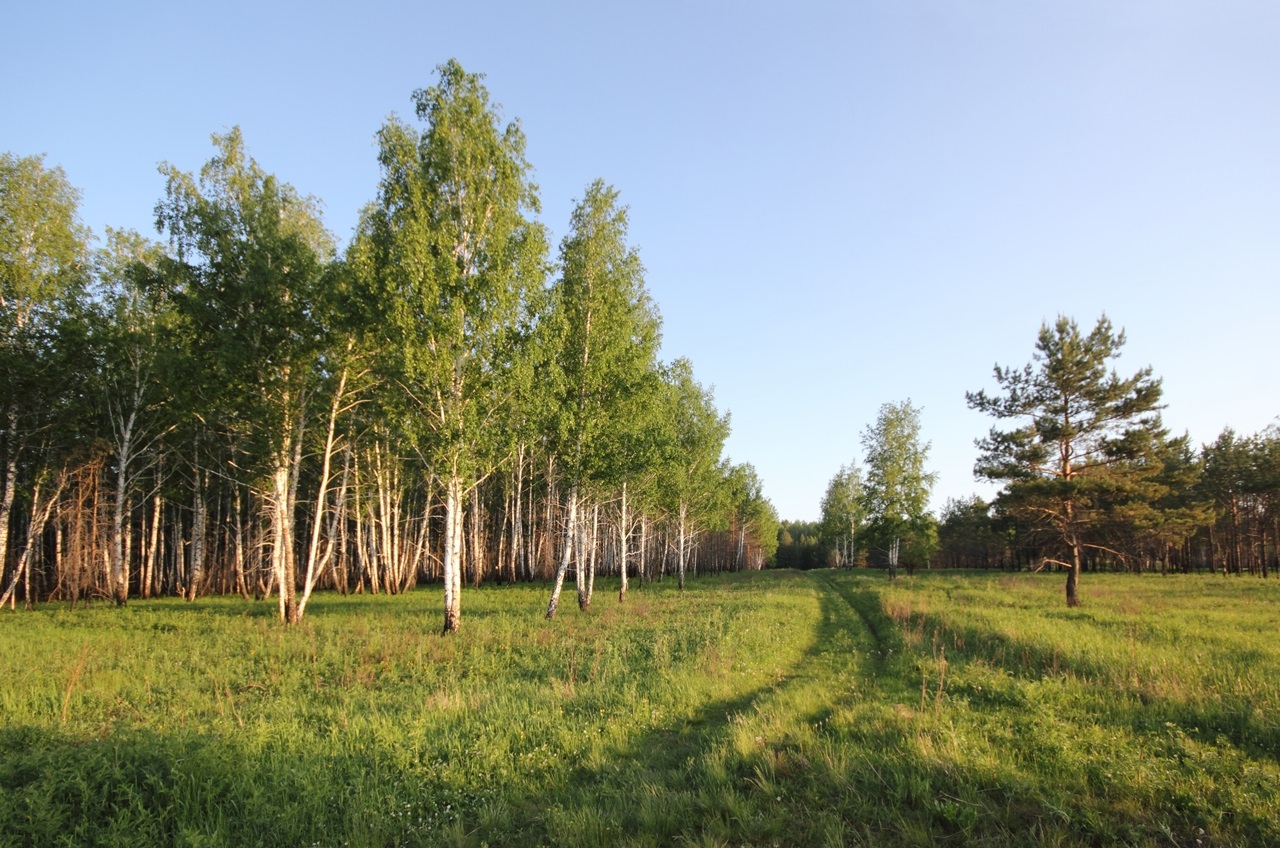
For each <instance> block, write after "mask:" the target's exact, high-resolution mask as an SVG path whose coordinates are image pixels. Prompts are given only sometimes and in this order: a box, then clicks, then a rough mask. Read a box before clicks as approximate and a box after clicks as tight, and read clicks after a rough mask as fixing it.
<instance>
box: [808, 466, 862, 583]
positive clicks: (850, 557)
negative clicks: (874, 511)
mask: <svg viewBox="0 0 1280 848" xmlns="http://www.w3.org/2000/svg"><path fill="white" fill-rule="evenodd" d="M865 497H866V492H865V490H864V488H863V484H862V469H861V468H859V467H858V464H857V463H856V462H851V463H849V464H848V465H843V466H841V467H840V470H839V471H837V472H836V473H835V475H834V476H833V477H832V478H831V480H830V482H828V483H827V491H826V493H825V494H824V495H823V496H822V517H821V519H820V521H819V526H820V527H821V533H822V538H823V542H824V543H825V544H826V545H828V546H830V550H831V551H832V552H833V554H834V557H835V565H836V567H837V568H845V567H849V566H851V565H853V564H854V561H855V559H856V543H857V540H858V530H859V528H860V527H861V526H863V525H864V524H865V522H866V515H865V508H864V506H865Z"/></svg>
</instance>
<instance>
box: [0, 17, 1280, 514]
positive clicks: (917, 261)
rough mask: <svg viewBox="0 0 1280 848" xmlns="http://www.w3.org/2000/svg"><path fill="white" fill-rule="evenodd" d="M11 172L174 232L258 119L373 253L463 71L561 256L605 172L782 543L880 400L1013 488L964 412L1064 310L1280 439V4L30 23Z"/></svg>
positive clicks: (281, 159) (967, 465)
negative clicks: (170, 169) (537, 190)
mask: <svg viewBox="0 0 1280 848" xmlns="http://www.w3.org/2000/svg"><path fill="white" fill-rule="evenodd" d="M5 18H6V26H7V29H8V30H9V33H8V38H7V39H6V50H5V51H4V52H2V53H0V79H3V80H4V84H3V86H0V151H9V152H12V153H15V154H19V155H27V154H36V153H44V154H46V164H49V165H59V166H61V167H62V168H63V169H64V170H65V171H66V173H67V176H68V178H69V179H70V181H71V182H72V184H73V185H75V186H77V187H78V188H79V189H81V191H82V192H83V203H82V206H81V214H82V218H83V220H84V222H85V223H86V224H88V225H89V226H90V227H92V228H93V230H94V231H95V232H96V233H97V234H99V235H101V234H102V233H103V231H104V229H105V228H106V227H107V226H111V227H124V228H132V229H136V230H139V231H140V232H143V233H146V234H148V235H151V236H153V237H154V235H155V230H154V222H153V215H152V209H153V207H154V205H155V203H156V201H157V200H158V199H159V198H160V196H161V194H162V192H163V187H164V186H163V180H162V179H161V177H160V175H159V174H158V173H157V171H156V165H157V163H159V162H161V161H169V162H172V163H173V164H174V165H176V166H178V167H179V168H181V169H183V170H188V171H195V170H198V169H199V168H200V166H201V165H202V164H203V163H204V162H205V161H206V160H207V159H208V158H209V156H210V154H211V152H212V147H211V146H210V143H209V135H210V134H211V133H213V132H222V131H224V130H225V129H227V128H229V127H231V126H233V125H239V126H240V127H241V128H242V130H243V132H244V136H245V140H246V143H247V145H248V147H249V151H250V153H251V155H253V156H254V157H255V158H256V159H257V160H258V162H259V163H260V164H261V165H262V166H263V167H264V168H266V169H267V170H268V171H270V172H273V173H275V174H277V175H278V176H280V177H281V178H282V179H284V180H287V181H288V182H290V183H292V184H293V185H294V186H295V187H296V188H297V189H298V190H299V191H301V192H303V193H304V194H311V195H315V196H316V197H318V198H320V199H321V200H322V201H323V203H324V209H325V217H326V222H327V224H328V226H329V228H330V230H332V231H333V232H334V234H335V235H336V236H337V238H338V240H339V243H345V242H346V240H347V239H349V237H350V235H351V232H352V229H353V227H354V225H355V221H356V218H357V215H358V212H359V209H360V207H361V206H362V205H364V204H365V203H367V202H369V201H370V200H372V199H373V197H374V194H375V191H376V185H377V180H378V168H377V162H376V151H375V148H374V133H375V132H376V131H377V129H378V127H379V126H380V125H381V123H382V122H383V121H384V120H385V118H386V117H387V115H388V114H390V113H392V112H396V113H398V114H400V115H401V116H402V117H405V118H410V119H412V117H413V115H412V111H413V110H412V103H411V100H410V95H411V92H412V91H413V90H414V89H416V88H420V87H425V86H429V85H431V84H432V83H433V82H434V80H435V74H434V69H435V67H436V66H437V65H439V64H440V63H442V62H444V61H445V60H447V59H449V58H450V57H455V58H457V59H458V60H459V61H460V62H461V64H462V65H463V67H464V68H466V69H467V70H470V71H478V72H481V73H484V74H486V83H487V85H488V87H489V90H490V93H491V95H492V97H493V99H494V100H495V101H496V102H499V103H501V104H502V105H503V107H504V116H505V117H506V118H508V119H512V118H519V119H520V121H521V123H522V125H523V128H524V131H525V133H526V135H527V138H528V158H529V160H530V162H531V163H532V164H533V166H534V168H535V169H536V171H537V174H536V178H537V181H538V182H539V184H540V186H541V197H542V203H543V216H542V218H543V221H544V223H545V224H546V225H547V226H548V227H549V229H550V231H551V233H552V236H553V239H554V243H556V244H558V242H559V239H560V238H561V237H562V236H563V235H564V233H565V230H566V228H567V224H568V220H569V213H570V211H571V209H572V207H573V202H574V200H575V198H578V197H580V196H581V195H582V192H583V189H584V188H585V186H586V185H587V184H588V183H590V182H591V181H592V180H594V179H595V178H597V177H600V178H603V179H604V180H606V181H607V182H609V183H612V184H613V185H615V186H616V187H617V188H618V189H619V190H620V192H621V196H622V199H623V201H624V202H625V203H627V204H629V205H630V207H631V241H632V243H633V244H635V245H637V246H638V247H639V249H640V253H641V256H642V258H643V260H644V262H645V266H646V268H647V277H646V280H647V284H648V287H649V290H650V293H651V294H652V296H653V298H654V299H655V300H656V302H657V303H658V305H659V308H660V309H661V312H662V315H663V319H664V347H663V355H664V358H666V359H673V358H675V357H677V356H687V357H689V358H690V359H691V360H692V361H693V364H694V370H695V374H696V375H697V377H698V379H699V380H701V381H702V382H703V383H705V384H714V386H715V391H716V400H717V404H718V406H719V407H720V408H721V409H728V410H730V411H731V413H732V426H733V434H732V436H731V437H730V439H729V443H728V452H729V454H730V455H731V456H732V458H733V459H734V461H736V462H750V463H752V464H753V465H754V466H755V467H756V469H757V470H758V471H759V473H760V475H761V477H762V478H763V480H764V485H765V493H766V495H768V496H769V497H770V498H771V499H772V500H773V502H774V504H775V505H776V506H777V508H778V511H779V513H780V515H781V516H782V517H783V518H791V519H814V518H816V517H817V515H818V504H819V500H820V498H821V497H822V494H823V491H824V490H825V487H826V484H827V481H828V480H829V479H830V478H831V476H832V475H833V474H834V473H835V472H836V470H837V469H838V468H839V467H840V466H841V465H842V464H844V463H847V462H849V461H851V460H853V459H859V460H860V459H861V453H862V451H861V447H860V444H859V435H860V433H861V432H862V430H863V429H864V428H865V427H866V426H867V425H868V424H870V423H872V422H873V421H874V420H875V417H876V411H877V410H878V408H879V407H880V405H881V404H882V403H886V402H890V401H900V400H904V399H907V398H910V399H911V400H912V401H913V402H914V403H915V404H916V405H918V406H921V407H923V409H924V412H923V416H922V420H923V425H924V436H925V438H927V439H928V440H930V441H931V443H932V449H931V453H930V467H931V468H932V469H933V470H935V471H937V472H938V474H939V482H938V485H937V488H936V490H935V496H934V504H935V507H940V506H941V505H942V503H943V501H944V500H945V499H946V498H948V497H955V496H962V495H966V494H969V493H973V492H981V493H983V494H987V493H989V492H990V491H991V489H990V487H988V486H985V485H982V484H979V483H977V482H975V481H974V480H973V477H972V466H973V461H974V459H975V457H976V449H975V448H974V446H973V440H974V439H975V438H977V437H979V436H981V435H983V434H984V433H985V432H986V431H987V429H988V427H989V426H990V424H991V422H990V421H989V420H987V419H985V418H984V417H983V416H981V415H979V414H977V413H975V412H972V411H970V410H968V409H967V408H966V405H965V401H964V393H965V391H966V390H976V389H979V388H984V387H985V388H994V383H993V381H992V379H991V368H992V365H993V364H995V363H997V362H998V363H1000V364H1002V365H1018V366H1021V365H1022V364H1025V363H1026V362H1027V361H1029V360H1030V358H1031V355H1032V349H1033V345H1034V341H1035V336H1036V332H1037V330H1038V328H1039V326H1040V324H1041V323H1042V322H1043V321H1052V320H1053V319H1054V318H1055V317H1056V316H1057V315H1058V314H1066V315H1071V316H1074V317H1075V318H1076V319H1077V320H1078V321H1079V322H1080V324H1081V325H1082V327H1083V328H1084V329H1086V330H1087V329H1089V328H1091V327H1092V326H1093V323H1094V322H1095V321H1096V320H1097V318H1098V316H1099V315H1101V314H1102V313H1104V312H1105V313H1106V314H1107V315H1108V316H1109V317H1110V318H1111V319H1112V321H1113V322H1114V323H1115V324H1116V325H1117V326H1118V327H1123V328H1125V330H1126V331H1127V335H1128V344H1127V346H1126V348H1125V352H1124V355H1123V357H1122V359H1121V360H1120V362H1119V363H1118V365H1119V368H1120V370H1121V371H1123V372H1132V371H1133V370H1136V369H1137V368H1139V367H1141V366H1144V365H1151V366H1153V367H1154V369H1155V373H1156V374H1157V375H1158V376H1160V377H1162V378H1163V379H1164V387H1165V399H1166V402H1167V404H1168V408H1167V409H1166V411H1165V421H1166V424H1167V425H1168V426H1169V427H1170V428H1171V429H1172V430H1173V431H1174V432H1177V433H1180V432H1182V431H1184V430H1185V431H1188V432H1189V433H1190V434H1191V437H1192V439H1193V441H1194V442H1195V443H1197V444H1199V443H1201V442H1207V441H1212V440H1213V439H1214V438H1215V437H1216V436H1217V434H1218V433H1219V432H1220V431H1221V430H1222V429H1223V428H1224V427H1227V426H1231V427H1234V428H1235V429H1236V430H1237V431H1239V432H1243V433H1253V432H1257V431H1258V430H1261V429H1262V428H1264V427H1266V426H1268V425H1269V424H1271V423H1272V422H1274V421H1275V420H1276V417H1277V416H1278V415H1280V391H1278V389H1280V377H1277V369H1276V360H1277V356H1276V353H1275V349H1276V341H1277V340H1276V326H1277V323H1278V322H1280V95H1278V94H1277V90H1278V86H1277V84H1278V83H1280V49H1277V45H1280V5H1278V4H1274V3H1271V2H1234V0H1222V1H1221V2H1155V1H1154V0H1150V1H1149V2H1120V3H1116V2H1083V3H1080V2H1072V3H1067V2H1059V3H1051V2H1026V0H992V2H981V0H937V2H923V1H921V2H911V0H898V2H890V1H889V0H883V2H831V3H816V2H793V3H789V4H785V5H784V4H761V3H742V2H733V3H730V2H716V3H709V2H685V3H670V2H655V3H644V4H610V3H602V2H575V3H528V2H523V3H522V2H506V3H489V2H476V3H448V4H443V3H414V2H366V3H361V4H358V5H357V4H337V3H323V2H321V3H306V4H303V3H269V2H262V3H248V2H229V3H224V4H220V5H217V6H214V5H213V4H171V3H131V2H122V3H118V4H102V3H92V4H90V3H64V2H57V0H49V2H43V3H39V4H36V3H25V4H13V7H12V8H10V9H8V10H6V13H5Z"/></svg>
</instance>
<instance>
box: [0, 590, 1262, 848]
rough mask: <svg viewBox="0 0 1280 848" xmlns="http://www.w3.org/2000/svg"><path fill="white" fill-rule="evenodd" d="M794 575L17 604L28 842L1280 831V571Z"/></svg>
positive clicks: (6, 818)
mask: <svg viewBox="0 0 1280 848" xmlns="http://www.w3.org/2000/svg"><path fill="white" fill-rule="evenodd" d="M1060 588H1061V587H1060V585H1059V581H1058V580H1056V579H1051V578H1048V577H1046V576H1034V575H1017V576H1001V575H990V574H987V575H955V574H945V573H940V574H925V575H921V576H917V577H916V578H907V579H901V580H899V581H898V582H897V583H895V584H890V583H889V582H888V581H887V580H885V579H884V576H883V575H882V574H878V573H867V572H860V573H851V572H841V573H836V572H814V573H810V574H796V573H789V572H782V573H773V574H770V573H765V574H751V575H734V576H724V577H715V578H702V579H699V580H696V581H693V582H692V583H691V584H690V588H689V590H687V591H686V592H684V593H683V594H682V593H679V592H677V591H676V590H675V586H674V583H673V582H667V583H662V584H655V585H650V586H647V587H644V588H643V589H640V590H639V591H633V592H632V593H631V594H630V596H629V598H628V601H627V603H626V604H624V605H618V604H617V603H616V601H615V600H614V598H613V597H612V596H611V595H610V594H608V591H609V587H608V585H605V586H604V587H602V588H598V591H599V592H600V594H599V595H598V598H597V600H596V602H595V604H594V606H593V608H592V610H591V611H590V613H588V614H586V615H582V614H579V613H578V612H577V611H576V610H565V611H563V612H562V613H561V615H560V617H559V618H558V619H557V620H556V621H553V622H546V621H544V620H543V619H542V617H541V611H542V609H543V608H544V606H545V601H546V597H545V594H546V590H545V589H544V588H542V587H538V586H534V587H529V586H517V587H495V588H485V589H481V590H476V591H469V592H467V593H466V594H465V595H464V619H463V631H462V633H460V634H458V635H457V636H453V637H442V636H440V635H439V634H438V632H437V631H438V628H439V624H440V613H439V610H438V606H439V599H438V597H437V596H436V593H434V592H430V591H419V592H414V593H410V594H407V595H402V596H397V597H385V596H384V597H377V598H372V597H368V596H364V597H346V598H342V597H337V596H318V597H316V598H315V599H314V600H313V602H312V604H311V606H310V607H309V609H308V618H307V620H306V621H305V622H304V623H303V624H302V625H301V626H300V627H297V628H292V629H288V628H283V627H281V626H280V625H278V624H277V623H276V622H275V621H274V618H273V610H272V608H270V607H269V606H268V605H265V604H256V605H255V604H247V603H245V602H243V601H241V600H239V599H210V600H206V601H200V602H197V603H194V604H185V603H182V602H177V601H154V602H145V603H143V602H134V603H132V604H130V605H129V606H128V607H127V608H125V609H123V610H116V609H111V608H109V607H106V606H100V607H94V608H91V609H89V610H87V611H86V610H77V611H76V612H74V613H72V612H69V611H67V610H64V609H53V608H47V609H43V610H38V611H37V612H35V613H34V614H23V613H19V614H14V615H3V616H0V679H3V680H4V681H5V683H6V685H4V686H2V687H0V845H57V844H67V845H116V844H118V845H146V844H151V845H183V844H186V845H344V844H346V845H368V846H374V845H377V846H386V845H435V844H461V845H480V844H484V843H487V844H490V845H506V844H521V845H539V844H565V845H599V844H630V845H669V844H672V842H673V841H674V842H678V843H682V844H690V845H741V844H744V843H745V844H753V845H770V844H778V845H824V844H825V845H859V844H865V845H878V844H903V845H911V844H919V845H927V844H937V843H939V842H947V841H949V842H953V843H962V844H987V845H1042V844H1063V845H1076V844H1081V845H1088V844H1132V845H1188V846H1190V845H1195V844H1197V843H1196V840H1197V839H1199V840H1200V844H1203V845H1231V844H1242V843H1250V844H1267V843H1274V842H1277V841H1280V768H1278V766H1277V756H1278V750H1277V747H1278V743H1277V740H1278V739H1280V730H1278V727H1277V719H1276V716H1277V715H1280V713H1277V709H1280V688H1278V687H1280V683H1278V681H1280V648H1277V647H1276V646H1275V645H1274V641H1273V640H1271V639H1269V638H1264V637H1263V636H1262V635H1261V634H1273V633H1275V632H1277V624H1280V620H1278V618H1280V616H1278V615H1277V612H1276V610H1277V609H1278V608H1280V607H1278V606H1277V602H1278V601H1280V586H1275V587H1273V585H1272V584H1270V583H1262V582H1258V581H1239V580H1222V579H1221V578H1217V579H1212V578H1185V577H1178V578H1167V579H1161V578H1154V577H1144V578H1137V577H1122V576H1112V575H1103V576H1096V577H1095V576H1093V575H1088V576H1087V579H1086V581H1085V583H1084V586H1083V588H1084V599H1085V603H1086V605H1085V606H1084V607H1083V608H1081V609H1079V610H1067V609H1066V608H1065V606H1064V605H1063V604H1062V600H1061V595H1060Z"/></svg>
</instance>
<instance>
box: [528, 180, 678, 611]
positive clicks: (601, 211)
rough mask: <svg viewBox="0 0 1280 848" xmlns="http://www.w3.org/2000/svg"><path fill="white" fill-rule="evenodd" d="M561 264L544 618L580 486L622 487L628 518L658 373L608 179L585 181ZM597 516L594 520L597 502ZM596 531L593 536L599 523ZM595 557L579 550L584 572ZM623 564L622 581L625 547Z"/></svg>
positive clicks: (553, 319) (584, 591) (654, 331)
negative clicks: (560, 480) (558, 494)
mask: <svg viewBox="0 0 1280 848" xmlns="http://www.w3.org/2000/svg"><path fill="white" fill-rule="evenodd" d="M560 267H561V276H560V280H559V282H558V283H557V285H556V287H555V292H554V299H553V312H552V314H551V315H550V316H548V323H549V324H550V325H551V326H552V327H553V328H554V329H553V332H554V333H556V334H557V335H558V342H559V344H558V350H559V362H558V366H559V367H558V368H557V369H555V373H556V375H557V378H558V379H557V385H558V388H559V392H558V394H559V398H558V404H557V409H558V411H559V416H558V419H557V433H556V444H557V445H558V446H559V454H560V457H561V462H562V468H563V472H564V476H565V482H566V484H567V485H568V487H569V492H568V497H569V506H568V520H567V522H566V527H565V533H564V543H563V547H562V552H561V556H560V563H559V565H558V567H557V568H556V574H555V578H554V581H553V584H552V590H551V600H550V602H549V603H548V605H547V618H554V617H555V614H556V608H557V606H558V604H559V600H560V590H561V587H562V586H563V583H564V578H565V574H566V572H567V570H568V567H569V563H570V561H571V559H572V557H573V553H574V540H575V537H576V538H578V539H582V538H584V537H585V536H586V534H585V533H583V532H581V531H582V529H583V528H581V527H579V526H578V524H579V522H580V520H581V517H580V511H579V507H580V499H581V495H582V491H583V487H584V486H589V485H592V484H594V485H595V486H597V487H601V488H603V487H608V486H611V485H614V484H616V485H620V486H622V487H623V501H622V504H623V506H622V510H623V519H622V523H623V524H624V525H625V523H626V521H627V518H626V490H625V485H626V478H627V477H628V476H629V474H630V473H631V472H632V471H633V469H632V468H630V467H629V465H628V463H629V461H630V460H631V459H632V458H634V456H635V453H634V452H633V450H632V449H633V448H634V447H635V445H634V444H633V442H634V438H633V437H632V433H631V431H630V425H631V423H632V422H633V421H634V412H635V411H636V410H635V409H634V402H635V400H636V399H637V397H638V396H640V395H641V394H642V393H643V391H644V389H645V386H646V381H648V380H650V379H651V378H652V376H653V374H654V373H655V357H656V349H657V344H658V335H659V329H658V328H659V321H658V318H657V314H656V312H655V310H654V307H653V304H652V302H651V301H650V299H649V295H648V293H647V292H646V291H645V287H644V267H643V266H642V265H641V263H640V257H639V255H638V254H637V253H636V251H635V249H634V248H632V247H630V246H628V244H627V208H626V207H625V206H620V205H619V204H618V192H617V190H616V189H614V188H612V187H611V186H606V185H605V184H604V182H603V181H602V180H596V181H595V182H593V183H592V184H591V185H590V186H588V187H587V190H586V193H585V195H584V196H583V199H582V200H581V201H580V202H579V203H578V205H577V207H576V208H575V209H574V212H573V218H572V221H571V224H570V232H569V235H567V236H566V237H565V239H564V241H563V242H562V243H561V246H560ZM592 524H593V528H595V527H596V526H597V522H596V518H595V512H594V511H593V519H592ZM590 535H591V537H592V538H593V539H594V537H595V535H596V534H595V532H594V529H593V532H592V533H591V534H590ZM580 553H582V554H585V552H580ZM592 562H593V561H592V560H591V558H590V557H589V556H583V555H580V556H579V558H578V571H579V573H580V572H581V571H582V569H583V568H589V567H590V565H591V563H592ZM622 568H623V570H624V580H625V569H626V562H625V556H624V559H623V562H622ZM579 583H580V591H579V606H580V607H582V608H584V609H585V607H586V605H587V603H589V594H590V590H589V588H587V587H588V586H589V585H590V574H588V575H587V582H586V583H583V582H582V581H581V580H580V581H579Z"/></svg>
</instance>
